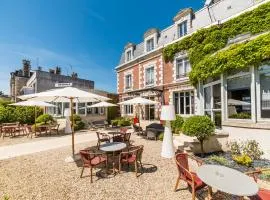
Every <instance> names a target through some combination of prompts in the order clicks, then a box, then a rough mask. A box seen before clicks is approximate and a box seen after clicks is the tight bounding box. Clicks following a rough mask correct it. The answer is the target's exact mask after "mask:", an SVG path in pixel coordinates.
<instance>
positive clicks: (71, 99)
mask: <svg viewBox="0 0 270 200" xmlns="http://www.w3.org/2000/svg"><path fill="white" fill-rule="evenodd" d="M70 113H71V120H72V122H71V132H72V155H73V156H74V155H75V147H74V117H73V98H70Z"/></svg>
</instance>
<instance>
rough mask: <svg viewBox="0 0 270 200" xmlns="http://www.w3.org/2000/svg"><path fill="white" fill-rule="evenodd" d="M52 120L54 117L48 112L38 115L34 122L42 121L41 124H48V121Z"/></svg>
mask: <svg viewBox="0 0 270 200" xmlns="http://www.w3.org/2000/svg"><path fill="white" fill-rule="evenodd" d="M52 122H54V119H53V117H52V116H51V115H49V114H43V115H40V116H39V117H38V118H37V120H36V123H43V124H49V123H52Z"/></svg>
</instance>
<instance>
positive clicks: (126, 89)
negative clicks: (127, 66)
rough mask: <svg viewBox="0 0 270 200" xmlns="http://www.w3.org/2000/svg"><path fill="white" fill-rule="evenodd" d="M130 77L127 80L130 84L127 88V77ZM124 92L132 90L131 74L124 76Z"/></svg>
mask: <svg viewBox="0 0 270 200" xmlns="http://www.w3.org/2000/svg"><path fill="white" fill-rule="evenodd" d="M128 76H130V80H129V83H130V86H129V87H128V88H127V77H128ZM124 81H125V84H124V85H125V91H128V90H131V89H132V85H133V84H132V74H131V73H128V74H125V80H124Z"/></svg>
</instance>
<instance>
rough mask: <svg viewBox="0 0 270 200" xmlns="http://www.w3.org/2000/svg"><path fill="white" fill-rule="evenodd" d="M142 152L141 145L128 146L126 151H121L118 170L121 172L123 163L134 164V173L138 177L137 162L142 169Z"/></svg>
mask: <svg viewBox="0 0 270 200" xmlns="http://www.w3.org/2000/svg"><path fill="white" fill-rule="evenodd" d="M142 153H143V145H140V146H134V147H132V148H130V149H129V150H128V151H123V152H121V153H120V155H119V172H121V168H122V165H123V164H128V166H129V165H130V164H134V166H135V174H136V177H138V163H139V164H140V168H141V169H142V168H143V166H142Z"/></svg>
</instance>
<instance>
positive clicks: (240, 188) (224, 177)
mask: <svg viewBox="0 0 270 200" xmlns="http://www.w3.org/2000/svg"><path fill="white" fill-rule="evenodd" d="M197 175H198V176H199V178H200V179H201V180H202V181H203V182H204V183H206V184H207V185H208V187H209V198H210V199H211V198H212V188H215V189H217V190H219V191H222V192H225V193H228V194H232V195H236V196H239V197H240V198H242V199H243V197H244V196H253V195H256V194H257V193H258V191H259V188H258V185H257V184H256V183H255V181H254V180H252V179H251V178H250V177H248V176H247V175H245V174H243V173H241V172H239V171H237V170H234V169H231V168H228V167H224V166H220V165H202V166H200V167H199V168H198V170H197Z"/></svg>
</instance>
